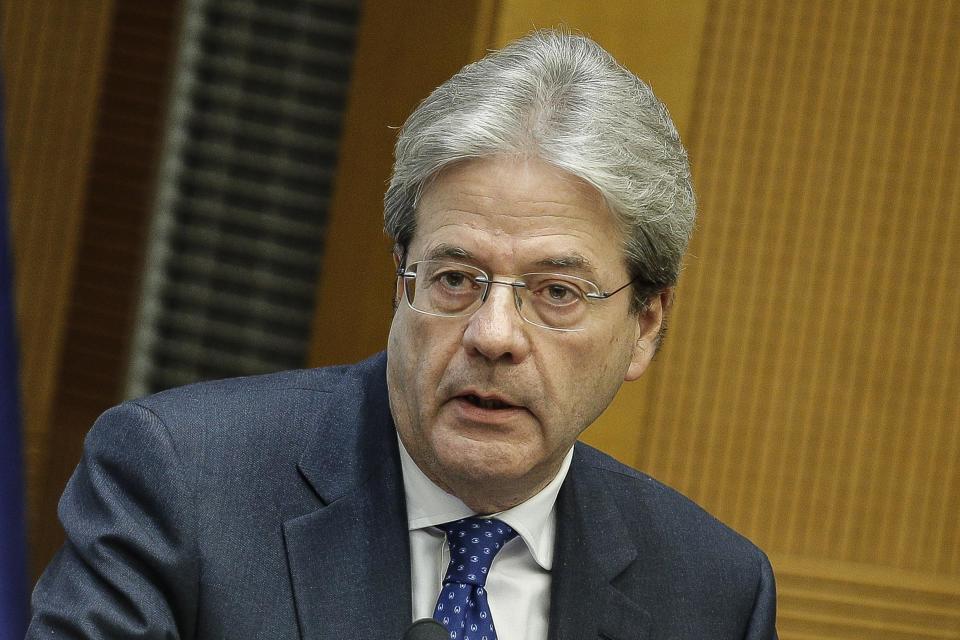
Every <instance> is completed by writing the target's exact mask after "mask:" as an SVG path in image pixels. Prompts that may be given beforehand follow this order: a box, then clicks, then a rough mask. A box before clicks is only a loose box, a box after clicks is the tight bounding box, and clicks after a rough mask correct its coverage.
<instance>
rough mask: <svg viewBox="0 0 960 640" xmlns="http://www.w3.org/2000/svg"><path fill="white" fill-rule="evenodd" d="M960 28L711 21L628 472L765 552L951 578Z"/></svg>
mask: <svg viewBox="0 0 960 640" xmlns="http://www.w3.org/2000/svg"><path fill="white" fill-rule="evenodd" d="M958 11H960V3H956V2H953V3H940V2H917V3H895V2H861V3H858V4H856V5H851V4H849V3H842V2H837V3H803V4H798V3H789V2H783V3H778V2H764V3H749V4H736V3H718V4H717V5H715V6H714V7H713V8H712V11H711V19H710V21H709V23H708V27H707V30H706V32H705V40H704V46H703V59H702V62H701V72H700V77H699V79H698V96H697V101H696V105H695V112H694V120H693V122H692V128H693V131H692V135H691V136H690V137H689V139H688V143H689V146H690V147H691V150H692V153H693V157H694V162H695V165H696V167H697V169H698V171H697V172H696V180H697V183H698V188H699V192H700V196H701V201H702V213H701V218H700V228H699V229H698V235H697V237H696V238H695V241H694V244H693V247H692V254H693V257H692V258H691V260H690V263H689V266H688V268H687V271H686V273H685V277H684V281H683V283H682V288H681V294H680V298H679V303H678V305H677V309H676V318H675V320H676V323H675V326H674V333H673V335H672V336H671V337H670V339H669V342H668V344H667V347H666V349H665V351H664V353H663V354H662V357H661V360H660V362H659V363H658V365H657V367H656V369H657V371H656V372H655V374H654V375H656V376H658V377H660V378H662V379H663V383H662V384H660V385H658V387H657V389H656V392H655V393H653V394H651V397H650V398H649V400H650V401H651V402H652V404H653V407H654V409H653V412H652V416H651V420H650V428H644V429H642V430H640V442H639V443H638V446H637V448H636V457H635V461H636V462H638V463H639V464H640V466H642V467H645V468H650V469H653V470H654V471H656V472H658V474H659V475H661V476H663V477H665V479H667V480H668V481H671V482H673V483H675V484H677V485H679V486H680V488H682V489H684V490H686V491H687V492H688V493H690V494H691V495H692V496H693V497H695V498H696V499H698V500H700V501H701V502H703V503H705V504H707V505H708V506H709V507H710V508H712V509H713V510H714V511H715V512H717V513H719V514H720V515H721V516H722V517H724V518H725V519H727V520H728V521H730V522H732V523H733V524H735V525H736V526H738V527H739V528H741V529H742V530H744V531H747V532H749V533H751V535H752V536H753V537H754V538H756V539H758V541H759V542H761V544H763V545H764V546H765V547H766V548H769V549H771V550H774V551H779V552H784V553H789V554H794V555H810V556H813V557H818V558H833V559H836V560H843V561H852V562H860V563H875V564H882V565H884V566H891V567H895V568H898V569H903V570H911V571H921V572H930V573H933V574H940V575H955V576H956V575H958V574H960V564H958V559H960V558H958V554H957V551H956V548H957V547H956V545H957V543H958V540H957V513H958V506H960V504H958V499H960V469H958V467H957V463H956V459H957V457H958V456H960V450H958V449H957V445H958V441H957V431H958V424H960V403H958V401H957V399H956V397H955V395H954V394H952V393H951V392H950V389H954V390H955V389H956V388H957V386H958V383H960V363H958V359H957V358H956V354H957V353H958V350H957V349H958V346H960V333H958V332H957V331H956V328H957V327H956V318H957V316H958V314H960V296H958V295H957V285H958V284H960V281H958V276H960V255H958V249H960V235H958V234H960V232H958V230H957V217H958V207H957V204H958V203H957V197H958V196H957V177H958V170H960V158H958V156H957V154H956V146H955V144H956V143H955V141H956V140H960V129H958V127H960V118H958V117H957V115H956V114H957V108H956V106H957V105H956V102H957V96H958V93H960V87H958V81H960V58H958V50H957V47H956V46H953V45H955V44H956V39H957V36H958V33H960V27H958V25H960V14H958ZM951 141H953V142H951Z"/></svg>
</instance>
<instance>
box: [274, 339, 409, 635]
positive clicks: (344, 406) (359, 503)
mask: <svg viewBox="0 0 960 640" xmlns="http://www.w3.org/2000/svg"><path fill="white" fill-rule="evenodd" d="M371 362H372V364H370V363H368V364H365V365H362V366H363V369H362V370H361V374H362V375H361V376H360V377H358V378H357V379H354V380H348V381H346V382H344V383H343V384H341V385H340V386H339V388H338V389H337V390H336V391H335V392H334V396H335V397H334V398H331V400H330V401H329V402H326V403H325V406H326V407H328V408H329V409H328V411H327V413H326V414H324V415H322V416H319V418H318V422H319V424H320V426H319V428H318V431H317V434H316V436H315V440H314V442H313V443H311V445H310V446H308V447H307V449H306V450H305V452H304V454H303V456H302V458H301V460H300V464H299V468H300V472H301V474H302V475H303V477H304V478H305V480H306V481H307V482H309V483H310V484H311V485H312V486H313V488H314V490H315V491H316V492H317V495H319V496H320V498H321V500H322V501H323V502H324V504H325V505H326V506H324V507H322V508H321V509H318V510H317V511H314V512H312V513H308V514H305V515H303V516H300V517H297V518H294V519H292V520H289V521H287V522H286V523H284V539H285V542H286V550H287V560H288V562H289V567H290V576H291V584H292V586H293V592H294V601H295V603H296V608H297V617H298V621H299V625H300V633H301V635H302V637H303V638H304V639H306V640H325V639H330V640H333V639H334V638H336V639H338V640H339V639H342V638H380V637H383V638H399V637H400V636H401V635H402V633H403V630H404V629H405V628H406V627H407V626H408V625H409V623H410V616H411V614H410V611H411V608H410V607H411V605H410V600H411V596H410V547H409V535H408V532H407V514H406V506H405V504H404V493H403V476H402V472H401V469H400V459H399V454H398V452H397V445H396V435H395V433H394V428H393V421H392V419H391V418H390V412H389V404H388V401H387V394H386V383H385V375H384V373H383V365H384V362H385V359H384V358H383V357H382V356H381V357H379V358H377V359H376V360H375V361H371Z"/></svg>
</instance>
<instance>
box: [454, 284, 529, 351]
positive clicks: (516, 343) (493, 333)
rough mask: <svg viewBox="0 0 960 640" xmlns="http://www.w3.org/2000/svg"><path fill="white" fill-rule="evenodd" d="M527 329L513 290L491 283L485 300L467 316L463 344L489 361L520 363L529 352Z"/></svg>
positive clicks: (506, 286)
mask: <svg viewBox="0 0 960 640" xmlns="http://www.w3.org/2000/svg"><path fill="white" fill-rule="evenodd" d="M530 326H532V325H530V324H528V323H527V322H526V321H525V320H524V319H523V318H521V317H520V313H519V310H518V309H517V303H516V294H515V293H514V288H513V287H511V286H509V285H500V284H491V285H490V291H489V293H488V295H487V299H486V301H485V302H484V303H483V304H482V305H480V308H478V309H477V310H476V311H474V312H473V315H471V316H470V320H469V322H468V324H467V328H466V331H464V334H463V345H464V347H466V349H467V350H468V351H470V352H473V353H477V354H479V355H482V356H483V357H485V358H487V359H488V360H499V359H502V358H509V359H510V361H512V362H520V361H522V360H523V359H524V358H526V357H527V355H528V354H529V353H530V341H529V337H528V335H527V330H528V328H529V327H530Z"/></svg>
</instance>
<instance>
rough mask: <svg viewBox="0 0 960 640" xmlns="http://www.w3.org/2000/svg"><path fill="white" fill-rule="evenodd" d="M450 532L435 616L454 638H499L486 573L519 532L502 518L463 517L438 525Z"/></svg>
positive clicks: (459, 639) (477, 639) (466, 639)
mask: <svg viewBox="0 0 960 640" xmlns="http://www.w3.org/2000/svg"><path fill="white" fill-rule="evenodd" d="M439 526H440V528H441V529H443V530H444V531H446V532H447V542H448V543H449V544H450V565H449V566H448V567H447V575H446V576H445V577H444V579H443V589H441V590H440V597H439V598H437V608H436V610H435V611H434V612H433V618H434V620H436V621H437V622H439V623H440V624H442V625H443V626H444V627H446V628H447V631H449V632H450V638H451V640H497V632H496V630H495V629H494V627H493V617H492V616H491V615H490V605H489V603H488V602H487V591H486V588H485V585H486V584H487V573H488V572H489V571H490V564H491V563H492V562H493V557H494V556H495V555H497V552H498V551H500V549H501V548H503V545H505V544H506V543H507V542H508V541H510V540H512V539H513V538H514V537H515V536H516V535H517V532H516V531H514V530H513V529H511V528H510V527H509V526H507V525H506V524H505V523H503V522H500V521H499V520H493V519H491V518H464V519H463V520H457V521H456V522H448V523H447V524H442V525H439Z"/></svg>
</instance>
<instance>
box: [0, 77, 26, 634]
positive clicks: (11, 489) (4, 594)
mask: <svg viewBox="0 0 960 640" xmlns="http://www.w3.org/2000/svg"><path fill="white" fill-rule="evenodd" d="M0 85H2V83H0ZM3 122H4V118H3V94H2V93H0V640H6V639H7V638H22V637H23V634H24V632H25V631H26V628H27V568H26V540H25V538H24V520H23V475H22V474H23V466H22V460H21V445H20V409H19V402H18V393H19V391H18V390H19V386H18V385H17V340H16V331H15V329H14V326H15V325H14V319H15V314H14V307H13V277H12V265H13V260H12V256H11V251H10V237H9V233H8V231H9V217H8V213H7V170H6V169H7V168H6V163H5V162H4V160H5V157H6V151H5V149H6V146H5V145H4V134H3V126H2V123H3Z"/></svg>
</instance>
